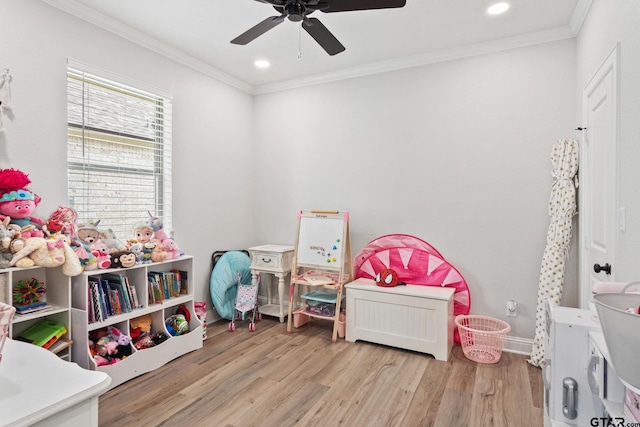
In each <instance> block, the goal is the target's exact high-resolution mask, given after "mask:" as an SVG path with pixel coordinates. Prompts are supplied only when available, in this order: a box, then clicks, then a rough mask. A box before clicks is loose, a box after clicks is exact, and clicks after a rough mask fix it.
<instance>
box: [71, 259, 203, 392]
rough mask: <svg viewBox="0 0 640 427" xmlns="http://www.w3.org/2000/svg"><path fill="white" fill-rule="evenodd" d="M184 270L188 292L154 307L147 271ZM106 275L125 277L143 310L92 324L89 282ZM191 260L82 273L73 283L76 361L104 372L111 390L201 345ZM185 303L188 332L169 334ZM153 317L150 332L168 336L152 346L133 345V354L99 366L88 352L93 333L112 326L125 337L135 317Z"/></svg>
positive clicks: (74, 353)
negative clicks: (167, 321) (172, 320)
mask: <svg viewBox="0 0 640 427" xmlns="http://www.w3.org/2000/svg"><path fill="white" fill-rule="evenodd" d="M171 270H180V271H186V272H187V274H188V276H187V280H188V285H187V289H186V293H185V294H180V295H178V296H174V297H170V298H166V299H164V301H162V302H160V303H157V302H156V303H153V302H152V301H151V300H150V297H149V291H148V279H147V277H148V273H149V272H170V271H171ZM105 274H120V275H124V276H125V277H126V279H127V280H128V282H129V284H130V286H131V287H135V292H136V294H137V296H138V299H139V303H140V307H139V308H136V309H133V310H132V311H130V312H124V313H122V314H117V315H113V316H109V317H108V318H107V319H106V320H102V321H97V322H91V321H92V316H91V307H90V306H89V304H90V302H89V301H90V296H91V294H90V291H89V280H90V278H91V277H93V276H102V275H105ZM192 280H193V257H190V256H183V257H181V258H178V259H174V260H170V261H165V262H160V263H151V264H142V265H136V266H134V267H130V268H121V269H106V270H93V271H89V272H84V273H82V274H81V275H79V276H76V277H74V278H73V280H72V291H73V293H72V309H71V320H72V326H73V328H74V330H73V340H74V346H73V361H74V362H76V363H77V364H78V365H80V366H82V367H83V368H86V369H91V370H99V371H103V372H106V373H107V374H109V376H110V377H111V379H112V382H111V387H112V388H113V387H116V386H117V385H119V384H122V383H123V382H125V381H128V380H130V379H131V378H134V377H136V376H138V375H142V374H144V373H147V372H150V371H152V370H154V369H157V368H159V367H160V366H162V365H164V364H166V363H167V362H169V361H171V360H173V359H175V358H176V357H179V356H182V355H183V354H186V353H189V352H191V351H193V350H196V349H199V348H201V347H202V324H201V323H200V321H199V320H198V318H197V316H196V315H195V311H194V305H193V283H192ZM181 304H184V305H185V306H186V307H187V309H188V311H189V312H190V314H191V316H190V320H189V332H187V333H184V334H182V335H177V336H170V334H169V332H168V331H167V328H166V325H165V319H166V318H168V317H169V316H172V315H174V314H176V309H177V308H178V306H179V305H181ZM142 315H150V316H151V319H152V324H151V328H152V332H153V333H157V332H164V333H165V334H166V335H168V336H169V338H168V339H167V340H166V341H164V342H161V343H160V344H157V345H155V346H153V347H150V348H146V349H141V350H137V349H135V347H133V346H132V347H131V351H132V354H131V355H129V356H127V357H126V358H125V359H123V360H121V361H119V362H117V363H114V364H112V365H104V366H98V365H97V363H96V361H95V359H94V358H93V357H92V355H91V354H90V351H89V333H90V332H91V331H95V330H98V329H101V328H104V327H106V326H113V327H115V328H117V329H118V330H119V331H120V332H122V333H123V334H125V335H129V333H130V322H131V320H132V319H135V318H138V317H140V316H142Z"/></svg>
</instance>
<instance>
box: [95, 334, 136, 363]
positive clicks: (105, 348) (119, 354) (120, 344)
mask: <svg viewBox="0 0 640 427" xmlns="http://www.w3.org/2000/svg"><path fill="white" fill-rule="evenodd" d="M130 343H131V337H129V336H127V335H125V334H123V333H122V332H120V330H119V329H117V328H115V327H113V326H107V327H106V328H100V329H97V330H95V331H91V332H90V333H89V352H90V353H91V355H92V356H93V358H94V360H95V362H96V364H97V365H98V366H103V365H112V364H114V363H117V362H119V361H121V360H122V359H124V358H126V357H127V356H129V355H130V354H131V346H130V345H129V344H130Z"/></svg>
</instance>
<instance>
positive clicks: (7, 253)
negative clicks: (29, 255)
mask: <svg viewBox="0 0 640 427" xmlns="http://www.w3.org/2000/svg"><path fill="white" fill-rule="evenodd" d="M9 221H11V218H9V217H6V218H5V219H4V221H2V222H0V268H7V267H9V264H10V263H11V258H13V254H12V253H11V241H12V240H13V238H12V236H11V234H10V233H9V229H8V228H7V227H8V225H9Z"/></svg>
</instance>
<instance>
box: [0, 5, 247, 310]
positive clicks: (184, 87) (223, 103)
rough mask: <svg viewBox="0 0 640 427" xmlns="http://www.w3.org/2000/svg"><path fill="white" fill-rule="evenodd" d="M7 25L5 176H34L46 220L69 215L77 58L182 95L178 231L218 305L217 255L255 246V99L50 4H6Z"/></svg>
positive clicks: (177, 131)
mask: <svg viewBox="0 0 640 427" xmlns="http://www.w3.org/2000/svg"><path fill="white" fill-rule="evenodd" d="M0 22H1V24H0V40H2V43H0V70H4V69H5V68H9V69H10V70H11V74H12V76H13V81H12V87H11V89H12V99H13V118H11V119H7V118H5V120H4V124H5V129H6V130H5V131H4V132H2V133H0V168H8V167H13V168H18V169H21V170H23V171H25V172H27V173H28V174H29V176H30V178H31V180H32V184H31V189H32V190H33V191H35V192H36V193H38V194H40V195H41V196H42V198H43V202H42V203H41V205H40V206H39V207H38V209H37V211H36V213H37V214H38V215H39V216H40V217H44V218H46V217H47V216H48V215H49V214H50V213H51V212H52V211H53V210H54V209H55V208H56V207H57V206H58V205H67V189H66V179H67V176H66V109H67V107H66V67H67V58H73V59H75V60H78V61H81V62H84V63H87V64H90V65H93V66H95V67H100V68H102V69H105V70H108V71H110V72H112V73H116V74H118V75H122V76H124V77H126V78H127V79H131V80H135V81H140V82H144V83H146V84H148V85H151V86H153V87H156V88H159V89H161V90H162V91H164V92H168V93H171V94H173V95H174V109H173V115H174V116H173V129H174V135H173V136H174V137H173V144H174V153H173V158H174V182H173V185H174V223H173V228H174V229H175V230H176V241H177V242H178V244H179V245H180V247H181V249H183V250H184V251H185V252H187V253H189V254H192V255H194V256H195V258H196V259H195V266H196V268H195V277H194V280H193V283H195V284H196V286H197V288H196V298H197V299H198V300H205V299H207V300H210V297H209V296H208V295H209V287H208V283H209V269H210V261H209V260H210V256H211V253H212V252H213V251H214V250H217V249H227V248H234V247H246V246H248V245H249V244H251V243H252V242H253V228H252V217H253V212H252V210H251V209H250V208H249V207H250V201H249V197H247V195H248V194H250V192H251V186H252V185H253V182H252V179H251V167H250V159H251V150H252V139H251V127H250V126H247V123H251V121H252V98H251V96H249V95H247V94H246V93H243V92H241V91H238V90H236V89H233V88H231V87H229V86H228V85H225V84H222V83H220V82H218V81H216V80H214V79H212V78H210V77H208V76H206V75H204V74H201V73H199V72H196V71H193V70H192V69H190V68H187V67H185V66H182V65H180V64H177V63H176V62H174V61H171V60H169V59H167V58H165V57H163V56H160V55H158V54H155V53H153V52H151V51H149V50H146V49H143V48H141V47H139V46H138V45H136V44H133V43H131V42H128V41H126V40H124V39H122V38H120V37H117V36H115V35H113V34H111V33H108V32H106V31H104V30H101V29H99V28H97V27H95V26H92V25H90V24H88V23H86V22H84V21H81V20H79V19H76V18H74V17H72V16H71V15H68V14H66V13H63V12H61V11H59V10H58V9H55V8H53V7H50V6H48V5H46V4H44V3H42V2H40V1H34V0H28V1H24V0H0ZM141 220H144V218H141ZM120 237H124V238H128V237H130V236H120Z"/></svg>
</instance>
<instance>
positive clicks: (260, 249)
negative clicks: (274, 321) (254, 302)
mask: <svg viewBox="0 0 640 427" xmlns="http://www.w3.org/2000/svg"><path fill="white" fill-rule="evenodd" d="M294 250H295V248H294V247H293V246H286V245H261V246H254V247H252V248H249V253H250V254H251V284H252V285H255V284H256V283H257V282H258V274H259V273H260V274H261V273H268V274H273V275H274V276H275V277H277V278H278V304H275V303H274V302H273V300H272V298H271V286H269V285H267V304H266V305H262V306H260V313H262V314H266V315H267V316H276V317H279V318H280V322H281V323H282V322H284V318H285V310H284V282H285V280H284V279H285V277H286V276H287V275H290V274H291V265H292V262H293V251H294ZM269 284H270V283H269Z"/></svg>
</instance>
